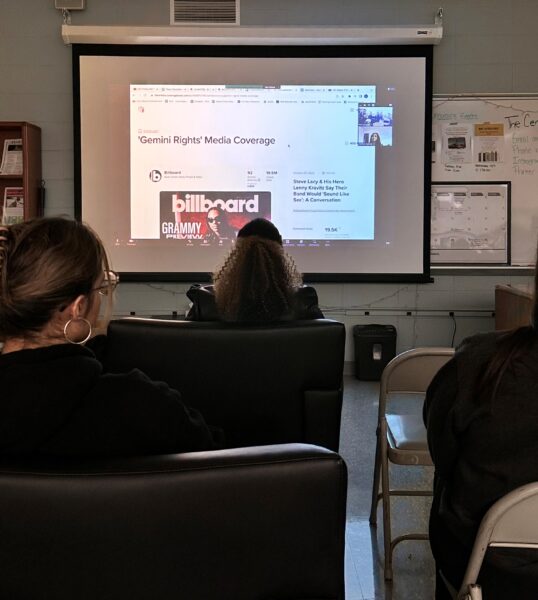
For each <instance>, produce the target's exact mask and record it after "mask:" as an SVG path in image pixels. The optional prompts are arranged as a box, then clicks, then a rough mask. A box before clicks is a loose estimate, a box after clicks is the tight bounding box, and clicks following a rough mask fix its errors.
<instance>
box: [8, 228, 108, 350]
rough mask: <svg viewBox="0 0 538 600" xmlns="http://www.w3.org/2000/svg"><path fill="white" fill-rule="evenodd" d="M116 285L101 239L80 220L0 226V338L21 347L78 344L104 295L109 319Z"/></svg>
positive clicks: (95, 319)
mask: <svg viewBox="0 0 538 600" xmlns="http://www.w3.org/2000/svg"><path fill="white" fill-rule="evenodd" d="M116 283H117V277H116V275H115V274H113V273H112V272H110V271H109V267H108V259H107V256H106V252H105V249H104V247H103V244H102V242H101V240H100V239H99V238H98V237H97V235H96V234H95V233H94V232H93V231H92V230H91V229H90V228H89V227H87V226H86V225H84V224H83V223H80V222H77V221H71V220H68V219H63V218H43V219H34V220H31V221H27V222H25V223H20V224H17V225H12V226H9V227H1V228H0V340H2V341H4V342H5V344H6V346H8V344H10V343H11V344H12V345H17V346H19V347H20V348H24V347H28V348H30V347H37V346H46V345H51V344H57V343H63V342H65V341H69V342H73V343H81V342H82V341H85V338H87V337H89V335H90V334H91V332H92V330H93V331H95V329H96V327H97V326H98V319H99V310H100V304H101V297H102V296H103V295H107V296H108V298H109V302H108V306H107V309H108V310H107V313H108V314H107V317H109V315H110V312H111V309H112V290H113V288H114V287H115V285H116ZM5 350H6V347H4V351H5Z"/></svg>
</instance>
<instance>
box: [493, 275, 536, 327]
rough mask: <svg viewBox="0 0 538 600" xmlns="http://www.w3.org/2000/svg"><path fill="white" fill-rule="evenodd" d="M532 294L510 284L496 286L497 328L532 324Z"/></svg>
mask: <svg viewBox="0 0 538 600" xmlns="http://www.w3.org/2000/svg"><path fill="white" fill-rule="evenodd" d="M532 309H533V298H532V294H530V293H529V292H526V291H524V290H519V289H518V288H515V287H512V286H510V285H496V286H495V329H514V328H515V327H523V326H524V325H530V323H531V321H532Z"/></svg>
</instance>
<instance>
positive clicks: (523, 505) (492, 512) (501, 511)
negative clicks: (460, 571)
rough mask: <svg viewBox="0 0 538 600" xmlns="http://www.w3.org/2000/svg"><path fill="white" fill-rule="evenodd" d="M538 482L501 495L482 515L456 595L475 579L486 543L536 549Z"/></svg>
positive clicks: (461, 594) (486, 546)
mask: <svg viewBox="0 0 538 600" xmlns="http://www.w3.org/2000/svg"><path fill="white" fill-rule="evenodd" d="M537 515H538V483H529V484H527V485H523V486H521V487H519V488H517V489H515V490H513V491H512V492H509V493H508V494H506V496H503V497H502V498H500V499H499V500H497V502H495V504H494V505H493V506H491V508H490V509H489V510H488V512H487V513H486V514H485V515H484V517H483V518H482V521H481V523H480V528H479V530H478V533H477V535H476V538H475V542H474V545H473V550H472V553H471V557H470V559H469V563H468V565H467V570H466V572H465V576H464V578H463V583H462V586H461V588H460V593H459V596H458V597H465V594H466V593H468V587H469V585H471V584H474V583H476V580H477V578H478V573H479V572H480V568H481V566H482V561H483V560H484V555H485V553H486V550H487V549H488V547H489V546H492V547H501V548H533V549H536V550H538V518H537Z"/></svg>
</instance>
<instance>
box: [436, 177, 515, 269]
mask: <svg viewBox="0 0 538 600" xmlns="http://www.w3.org/2000/svg"><path fill="white" fill-rule="evenodd" d="M510 191H511V185H510V182H509V181H501V182H493V181H486V182H461V183H460V182H458V183H454V182H436V183H432V194H431V246H430V247H431V262H432V264H445V265H462V264H465V265H508V264H510Z"/></svg>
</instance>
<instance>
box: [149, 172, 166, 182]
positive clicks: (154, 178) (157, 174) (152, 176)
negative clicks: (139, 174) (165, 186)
mask: <svg viewBox="0 0 538 600" xmlns="http://www.w3.org/2000/svg"><path fill="white" fill-rule="evenodd" d="M149 178H150V180H151V181H153V182H157V181H161V179H162V178H163V175H162V173H161V172H160V171H158V170H157V169H153V171H150V172H149Z"/></svg>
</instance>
